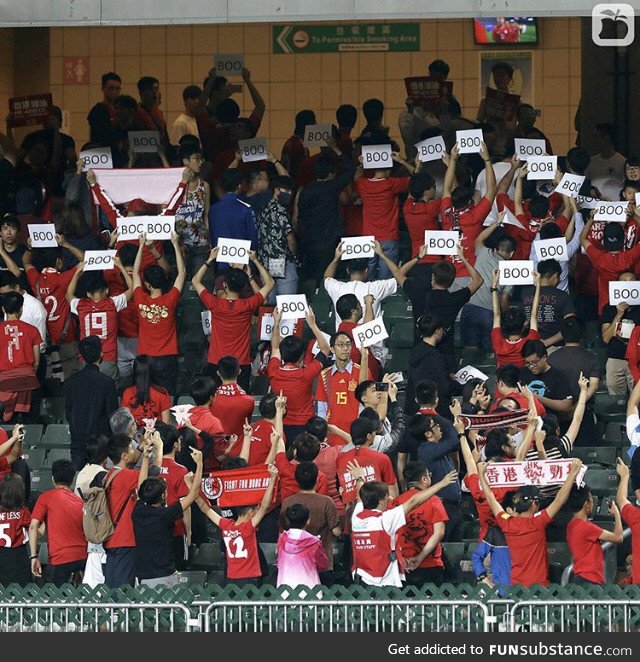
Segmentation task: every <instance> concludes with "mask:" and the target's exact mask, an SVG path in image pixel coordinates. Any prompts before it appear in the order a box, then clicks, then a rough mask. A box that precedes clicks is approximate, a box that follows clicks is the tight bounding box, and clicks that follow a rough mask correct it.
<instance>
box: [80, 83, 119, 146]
mask: <svg viewBox="0 0 640 662" xmlns="http://www.w3.org/2000/svg"><path fill="white" fill-rule="evenodd" d="M100 81H101V87H100V89H101V90H102V101H98V103H96V104H95V105H94V106H93V108H91V110H90V111H89V115H88V116H87V122H88V123H89V141H90V142H91V143H93V144H94V145H99V146H101V147H109V146H110V144H111V127H112V125H113V122H114V120H115V118H116V110H115V107H114V101H115V100H116V99H117V98H118V97H119V96H120V90H121V89H122V79H121V78H120V76H118V74H116V73H114V72H113V71H110V72H109V73H106V74H102V77H101V79H100Z"/></svg>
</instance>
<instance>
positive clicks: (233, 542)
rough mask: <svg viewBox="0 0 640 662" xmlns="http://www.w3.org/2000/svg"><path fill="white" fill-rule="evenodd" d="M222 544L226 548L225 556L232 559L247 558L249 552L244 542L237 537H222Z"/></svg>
mask: <svg viewBox="0 0 640 662" xmlns="http://www.w3.org/2000/svg"><path fill="white" fill-rule="evenodd" d="M224 544H225V547H226V548H227V554H228V555H229V557H230V558H232V559H246V558H247V557H248V556H249V551H248V550H247V549H246V548H245V546H244V540H243V539H242V538H241V537H240V536H238V537H237V538H227V537H226V536H225V537H224Z"/></svg>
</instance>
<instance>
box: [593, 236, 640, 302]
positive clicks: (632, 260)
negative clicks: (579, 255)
mask: <svg viewBox="0 0 640 662" xmlns="http://www.w3.org/2000/svg"><path fill="white" fill-rule="evenodd" d="M586 254H587V257H588V258H589V259H590V260H591V264H592V265H593V268H594V269H595V270H596V271H597V272H598V314H599V315H602V309H603V308H604V307H605V306H606V305H607V304H608V303H609V281H612V280H618V276H619V275H620V274H621V273H622V272H623V271H628V270H629V269H633V268H634V267H635V264H636V262H638V260H639V259H640V244H637V245H636V246H634V247H633V248H632V249H631V250H629V251H621V252H619V253H611V252H609V251H605V250H604V249H603V248H596V247H595V246H594V245H593V244H589V246H587V250H586Z"/></svg>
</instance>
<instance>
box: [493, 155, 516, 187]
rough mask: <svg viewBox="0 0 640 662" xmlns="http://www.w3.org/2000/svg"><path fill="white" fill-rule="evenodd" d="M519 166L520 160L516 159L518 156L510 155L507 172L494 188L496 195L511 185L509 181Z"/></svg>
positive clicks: (511, 180)
mask: <svg viewBox="0 0 640 662" xmlns="http://www.w3.org/2000/svg"><path fill="white" fill-rule="evenodd" d="M519 167H520V161H518V158H517V157H516V156H515V155H514V156H512V157H511V163H510V167H509V170H508V172H507V174H506V175H505V176H504V177H503V178H502V179H501V180H500V181H499V182H498V186H497V188H496V195H499V194H500V193H506V192H507V191H508V190H509V188H510V187H511V182H513V177H514V175H515V174H516V171H517V170H518V168H519Z"/></svg>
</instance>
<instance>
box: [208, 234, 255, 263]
mask: <svg viewBox="0 0 640 662" xmlns="http://www.w3.org/2000/svg"><path fill="white" fill-rule="evenodd" d="M218 249H219V250H218V256H217V257H216V261H217V262H228V263H229V264H249V253H250V252H251V242H250V241H249V240H248V239H228V238H227V237H220V238H219V239H218Z"/></svg>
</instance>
